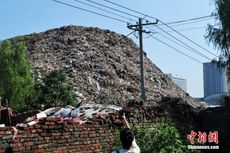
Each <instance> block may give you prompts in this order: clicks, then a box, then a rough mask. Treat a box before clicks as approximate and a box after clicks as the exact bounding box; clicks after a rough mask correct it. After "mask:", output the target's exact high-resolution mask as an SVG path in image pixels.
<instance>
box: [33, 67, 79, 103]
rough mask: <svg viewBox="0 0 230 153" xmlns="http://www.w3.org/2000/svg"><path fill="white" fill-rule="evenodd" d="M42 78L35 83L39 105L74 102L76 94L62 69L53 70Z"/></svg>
mask: <svg viewBox="0 0 230 153" xmlns="http://www.w3.org/2000/svg"><path fill="white" fill-rule="evenodd" d="M42 80H43V82H42V83H38V82H37V85H36V91H37V93H38V102H39V105H44V106H45V108H49V107H54V106H55V107H56V106H66V105H75V104H76V95H75V93H74V91H73V88H72V86H70V85H69V84H68V77H67V74H66V73H65V72H64V70H54V71H52V72H50V73H49V74H48V75H47V76H46V77H45V78H43V79H42Z"/></svg>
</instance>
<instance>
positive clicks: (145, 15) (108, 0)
mask: <svg viewBox="0 0 230 153" xmlns="http://www.w3.org/2000/svg"><path fill="white" fill-rule="evenodd" d="M104 1H106V2H108V3H110V4H113V5H115V6H119V7H121V8H124V9H127V10H129V11H132V12H135V13H137V14H140V15H143V16H144V17H149V18H151V19H154V20H158V21H160V22H161V23H162V24H163V25H165V26H166V27H168V28H170V29H171V30H173V31H174V32H176V33H177V34H179V35H180V36H182V37H184V38H185V39H187V40H189V41H190V42H192V43H193V44H195V45H196V46H198V47H199V48H201V49H203V50H204V51H206V52H208V53H210V54H212V55H213V56H215V57H218V56H217V55H215V54H213V53H212V52H210V51H209V50H207V49H206V48H204V47H202V46H201V45H199V44H198V43H196V42H194V41H193V40H191V39H190V38H188V37H187V36H184V35H183V34H181V33H180V32H178V31H176V30H175V29H174V28H172V27H170V26H169V25H168V24H167V23H165V22H163V21H161V20H159V19H157V18H155V17H153V16H150V15H147V14H144V13H141V12H139V11H136V10H133V9H130V8H128V7H125V6H123V5H120V4H117V3H115V2H112V1H110V0H104ZM155 26H156V25H155Z"/></svg>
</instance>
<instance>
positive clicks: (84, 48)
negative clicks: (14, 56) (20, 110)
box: [13, 25, 197, 107]
mask: <svg viewBox="0 0 230 153" xmlns="http://www.w3.org/2000/svg"><path fill="white" fill-rule="evenodd" d="M13 40H17V38H13ZM24 40H25V41H26V45H27V48H28V57H29V58H30V60H31V63H32V68H33V76H34V77H35V76H36V77H37V78H41V77H44V76H45V75H47V74H48V72H50V71H52V70H56V69H64V70H65V71H66V72H67V74H68V76H69V78H70V82H69V83H70V84H72V85H73V87H74V90H75V93H76V95H77V97H78V101H79V102H83V103H88V102H96V103H100V104H115V105H120V106H125V105H126V104H127V102H128V101H129V100H139V97H140V81H139V78H140V76H139V67H140V66H139V48H138V46H137V45H136V44H135V43H134V42H133V41H132V40H131V39H130V38H128V37H125V36H124V35H120V34H117V33H115V32H112V31H109V30H102V29H99V28H92V27H81V26H73V25H71V26H65V27H61V28H57V29H52V30H48V31H45V32H41V33H37V34H31V35H27V36H24ZM144 73H145V74H144V75H145V89H146V95H147V99H148V100H152V101H156V102H158V103H160V102H161V100H162V98H163V97H172V98H182V99H183V101H184V103H185V104H188V105H190V106H192V107H197V104H196V103H195V102H194V100H193V99H192V98H191V97H189V96H188V94H187V93H185V92H184V91H182V90H181V89H180V88H179V87H178V86H176V85H175V84H174V83H173V82H172V81H171V80H170V79H169V78H168V77H167V76H166V75H165V74H163V73H162V72H161V70H160V69H159V68H157V67H156V66H155V65H154V64H153V63H152V62H151V61H150V59H148V58H147V57H146V56H145V57H144Z"/></svg>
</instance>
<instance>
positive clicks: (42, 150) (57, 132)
mask: <svg viewBox="0 0 230 153" xmlns="http://www.w3.org/2000/svg"><path fill="white" fill-rule="evenodd" d="M13 135H14V130H13V129H12V128H11V127H5V128H0V153H7V152H14V153H49V152H52V153H61V152H63V153H72V152H74V153H105V152H110V151H111V148H112V145H113V142H114V128H112V127H111V125H110V124H109V123H107V122H106V120H104V119H96V120H92V121H90V122H86V123H83V124H79V123H78V122H73V121H72V120H68V121H64V122H62V121H61V118H45V119H43V120H41V121H40V122H39V123H38V124H35V125H33V126H28V127H25V128H20V129H19V132H18V134H17V136H16V137H15V139H13Z"/></svg>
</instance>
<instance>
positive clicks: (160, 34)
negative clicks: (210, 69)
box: [150, 33, 210, 60]
mask: <svg viewBox="0 0 230 153" xmlns="http://www.w3.org/2000/svg"><path fill="white" fill-rule="evenodd" d="M158 34H159V35H161V36H162V37H164V38H166V39H168V40H170V41H172V42H174V43H176V44H177V45H179V46H181V47H183V48H185V49H187V50H190V51H192V52H193V53H196V52H194V51H193V50H191V49H190V48H188V47H186V46H184V45H182V44H180V43H178V42H177V41H175V40H173V39H171V38H168V37H166V36H165V35H163V34H161V33H158ZM151 36H152V35H151ZM151 36H150V37H151ZM208 60H210V59H208Z"/></svg>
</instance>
